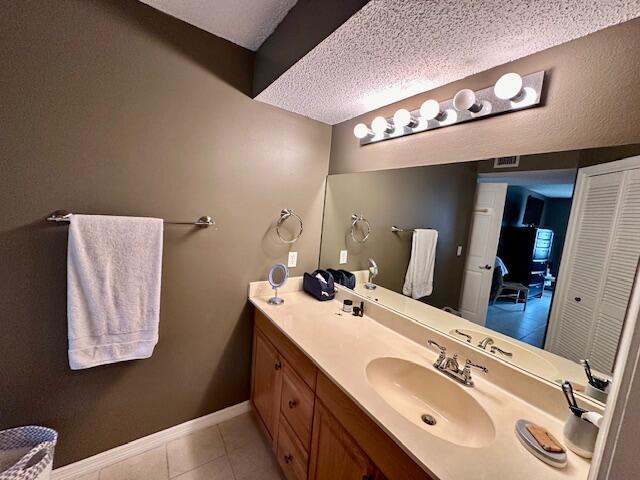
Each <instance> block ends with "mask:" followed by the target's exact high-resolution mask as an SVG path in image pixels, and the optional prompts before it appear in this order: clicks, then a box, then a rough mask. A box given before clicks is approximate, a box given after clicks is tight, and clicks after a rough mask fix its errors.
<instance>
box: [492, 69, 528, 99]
mask: <svg viewBox="0 0 640 480" xmlns="http://www.w3.org/2000/svg"><path fill="white" fill-rule="evenodd" d="M522 92H523V90H522V77H521V76H520V75H518V74H517V73H506V74H504V75H503V76H501V77H500V79H499V80H498V81H497V82H496V85H495V87H493V93H495V95H496V97H498V98H499V99H500V100H516V98H517V97H519V96H521V94H522Z"/></svg>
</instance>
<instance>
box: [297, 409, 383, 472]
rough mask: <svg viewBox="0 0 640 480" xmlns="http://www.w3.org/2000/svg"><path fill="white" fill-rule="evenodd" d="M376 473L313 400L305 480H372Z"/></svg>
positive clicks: (363, 454)
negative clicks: (313, 410)
mask: <svg viewBox="0 0 640 480" xmlns="http://www.w3.org/2000/svg"><path fill="white" fill-rule="evenodd" d="M376 473H377V472H376V468H375V466H374V465H373V463H372V462H371V460H370V459H369V457H367V455H366V454H365V453H364V452H363V451H362V450H361V449H360V447H359V446H358V445H357V444H356V443H355V441H354V440H353V439H352V438H351V436H350V435H349V434H348V433H347V431H346V430H345V429H344V428H343V427H342V425H340V424H339V423H338V421H337V420H336V419H335V418H334V417H333V416H332V415H331V414H330V413H329V412H328V410H327V409H326V408H325V407H324V406H323V405H322V403H321V402H319V401H316V408H315V415H314V420H313V434H312V441H311V464H310V468H309V480H336V479H340V480H374V479H375V478H376Z"/></svg>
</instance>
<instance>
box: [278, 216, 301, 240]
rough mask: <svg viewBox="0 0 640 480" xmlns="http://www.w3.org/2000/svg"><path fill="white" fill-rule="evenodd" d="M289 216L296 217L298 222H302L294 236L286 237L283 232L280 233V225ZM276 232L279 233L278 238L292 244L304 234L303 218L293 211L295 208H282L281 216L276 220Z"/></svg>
mask: <svg viewBox="0 0 640 480" xmlns="http://www.w3.org/2000/svg"><path fill="white" fill-rule="evenodd" d="M289 217H294V218H295V219H296V220H298V223H299V224H300V226H299V230H298V233H297V234H295V235H294V236H293V238H291V239H286V238H284V237H283V236H282V233H280V227H281V226H282V224H283V223H284V222H285V221H286V220H287V218H289ZM276 234H277V235H278V238H279V239H280V241H281V242H282V243H288V244H292V243H295V242H297V241H298V239H299V238H300V237H301V236H302V219H301V218H300V217H299V216H298V215H296V214H295V213H293V210H291V209H290V208H283V209H282V210H280V218H279V219H278V221H277V222H276Z"/></svg>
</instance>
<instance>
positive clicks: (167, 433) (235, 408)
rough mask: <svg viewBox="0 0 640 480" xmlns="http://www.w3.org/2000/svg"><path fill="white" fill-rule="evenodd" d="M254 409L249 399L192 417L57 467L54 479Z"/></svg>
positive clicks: (81, 472) (97, 467)
mask: <svg viewBox="0 0 640 480" xmlns="http://www.w3.org/2000/svg"><path fill="white" fill-rule="evenodd" d="M250 410H251V403H250V402H249V400H247V401H245V402H242V403H238V404H237V405H232V406H231V407H228V408H225V409H223V410H218V411H217V412H213V413H210V414H209V415H205V416H204V417H200V418H196V419H193V420H189V421H188V422H184V423H181V424H179V425H175V426H173V427H170V428H167V429H166V430H162V431H160V432H156V433H152V434H151V435H147V436H146V437H142V438H138V439H136V440H133V441H131V442H129V443H126V444H125V445H120V446H119V447H115V448H112V449H111V450H107V451H106V452H102V453H98V454H97V455H94V456H92V457H88V458H85V459H83V460H79V461H77V462H75V463H71V464H69V465H65V466H64V467H61V468H56V469H55V470H54V471H53V472H52V474H51V480H71V479H73V478H75V477H78V476H80V475H84V474H87V473H91V472H95V471H96V470H100V469H101V468H104V467H106V466H108V465H111V464H113V463H116V462H119V461H121V460H124V459H126V458H130V457H133V456H135V455H139V454H140V453H143V452H146V451H148V450H151V449H153V448H156V447H159V446H161V445H164V444H165V443H167V442H169V441H171V440H175V439H176V438H180V437H183V436H185V435H188V434H190V433H193V432H195V431H197V430H201V429H203V428H206V427H210V426H212V425H216V424H218V423H221V422H224V421H226V420H229V419H231V418H233V417H237V416H238V415H242V414H243V413H247V412H249V411H250Z"/></svg>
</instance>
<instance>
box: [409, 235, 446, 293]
mask: <svg viewBox="0 0 640 480" xmlns="http://www.w3.org/2000/svg"><path fill="white" fill-rule="evenodd" d="M437 243H438V231H437V230H425V229H416V230H415V231H414V232H413V243H412V245H411V259H410V260H409V267H408V268H407V275H406V276H405V278H404V287H403V288H402V293H404V294H405V295H407V296H410V297H412V298H422V297H426V296H427V295H431V292H432V291H433V269H434V267H435V264H436V244H437Z"/></svg>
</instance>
